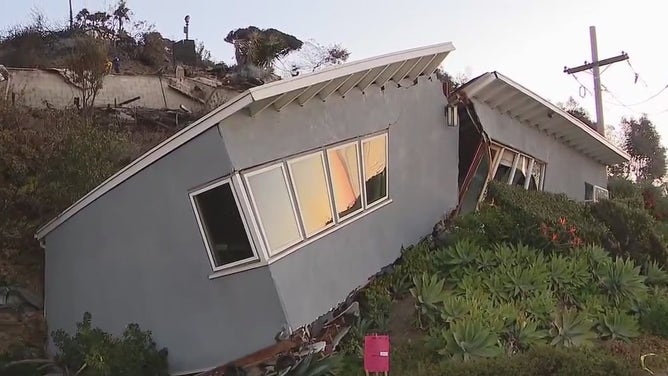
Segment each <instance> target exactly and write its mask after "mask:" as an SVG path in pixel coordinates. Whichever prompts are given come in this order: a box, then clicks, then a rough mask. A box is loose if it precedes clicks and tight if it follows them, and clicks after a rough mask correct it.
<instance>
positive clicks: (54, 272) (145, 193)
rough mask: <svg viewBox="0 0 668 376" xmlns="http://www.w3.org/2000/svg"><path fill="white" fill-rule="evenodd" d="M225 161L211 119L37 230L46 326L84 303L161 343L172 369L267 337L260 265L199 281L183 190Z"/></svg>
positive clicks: (275, 318)
mask: <svg viewBox="0 0 668 376" xmlns="http://www.w3.org/2000/svg"><path fill="white" fill-rule="evenodd" d="M231 171H232V166H231V163H230V160H229V157H228V155H227V152H226V151H225V147H224V144H223V142H222V140H221V138H220V135H219V133H218V129H217V128H216V127H213V128H211V129H210V130H208V131H207V132H205V133H203V134H201V135H200V136H198V137H197V138H195V139H193V140H192V141H190V142H188V143H187V144H185V145H183V146H182V147H180V148H179V149H177V150H175V151H174V152H172V153H170V154H169V155H168V156H166V157H165V158H163V159H161V160H159V161H158V162H156V163H155V164H153V165H151V166H149V167H148V168H146V169H145V170H143V171H142V172H140V173H138V174H137V175H135V176H134V177H132V178H131V179H130V180H129V181H126V182H125V183H124V184H121V185H119V186H118V187H116V188H114V189H113V190H112V191H110V192H109V193H107V194H106V195H104V196H102V197H101V198H99V199H98V200H96V201H95V202H93V203H92V204H91V205H89V206H88V207H86V208H85V209H84V210H82V211H81V212H79V213H78V214H77V215H75V216H74V217H72V218H71V219H69V220H68V221H66V222H65V223H64V224H63V225H61V226H60V227H58V228H57V229H56V230H55V231H53V232H51V233H50V234H49V235H48V236H47V237H46V252H45V253H46V315H47V321H48V325H49V330H55V329H65V330H68V331H73V330H74V324H75V322H76V321H80V320H81V318H82V315H83V313H84V311H89V312H91V313H92V315H93V324H94V325H97V326H100V327H101V328H103V329H105V330H107V331H110V332H112V333H115V334H120V333H121V332H122V330H123V329H124V328H125V326H126V325H127V324H128V323H131V322H136V323H138V324H140V326H141V327H142V328H143V329H148V330H151V331H153V334H154V338H155V340H156V342H157V343H158V345H159V346H166V347H167V348H168V350H169V352H170V354H169V361H170V368H171V370H172V371H173V372H180V371H194V370H198V369H202V368H208V367H213V366H217V365H220V364H222V363H224V362H226V361H229V360H233V359H235V358H238V357H240V356H243V355H246V354H248V353H249V352H252V351H255V350H257V349H259V348H261V347H264V346H268V345H271V344H272V343H273V342H274V339H273V338H274V335H275V334H276V333H277V332H278V331H279V330H280V328H281V326H282V325H283V324H284V323H285V317H284V313H283V311H282V308H281V305H280V301H279V298H278V295H277V291H276V289H275V287H274V284H273V281H272V277H271V275H270V272H269V269H268V268H267V267H263V268H258V269H254V270H250V271H247V272H244V273H240V274H235V275H230V276H226V277H222V278H217V279H214V280H209V279H208V275H209V274H211V266H210V264H209V261H208V258H207V256H206V251H205V248H204V245H203V241H202V238H201V236H200V233H199V230H198V228H197V223H196V220H195V216H194V214H193V210H192V207H191V205H190V201H189V198H188V190H190V189H192V188H194V187H196V186H200V185H202V184H204V183H206V182H208V181H211V180H214V179H217V178H219V177H222V176H225V175H227V174H229V173H230V172H231Z"/></svg>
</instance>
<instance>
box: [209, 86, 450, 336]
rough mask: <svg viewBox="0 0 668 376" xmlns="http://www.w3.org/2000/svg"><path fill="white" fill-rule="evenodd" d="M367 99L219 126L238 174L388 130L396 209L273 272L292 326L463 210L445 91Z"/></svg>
mask: <svg viewBox="0 0 668 376" xmlns="http://www.w3.org/2000/svg"><path fill="white" fill-rule="evenodd" d="M367 91H368V92H367V93H366V94H362V93H361V92H360V91H359V90H352V91H351V92H350V93H349V94H348V95H347V96H346V98H341V97H340V96H336V95H333V96H332V97H330V98H329V99H328V100H327V102H322V101H321V100H319V99H317V98H314V99H313V100H312V101H311V102H309V103H308V105H306V106H305V107H301V108H300V107H299V106H298V105H296V104H295V105H290V107H288V108H286V109H285V110H283V111H281V112H276V111H274V110H272V109H268V110H265V111H263V112H261V113H260V114H259V115H258V116H257V117H256V118H253V119H251V118H249V117H248V116H247V115H244V114H239V115H236V116H234V117H232V118H230V119H227V120H225V121H224V123H222V124H223V125H221V129H222V133H223V138H224V140H225V144H226V146H227V150H228V152H229V154H230V158H231V160H232V164H233V165H234V167H235V169H237V170H243V169H245V168H248V167H251V166H255V165H258V164H262V163H265V162H267V161H271V160H275V159H278V158H282V157H286V156H289V155H292V154H296V153H300V152H303V151H306V150H309V149H313V148H317V147H321V146H324V145H328V144H331V143H335V142H339V141H343V140H346V139H350V138H353V137H356V136H360V135H365V134H369V133H372V132H375V131H379V130H383V129H387V128H388V127H389V140H390V141H389V187H388V191H389V196H390V198H391V199H392V200H393V202H392V203H390V204H389V205H387V206H385V207H382V208H380V209H378V210H377V211H375V212H372V213H370V214H368V215H367V216H365V217H363V218H361V219H359V220H356V221H354V222H352V223H350V224H348V225H346V226H345V227H343V228H340V229H338V230H336V231H334V232H332V233H331V234H328V235H326V236H325V237H323V238H321V239H319V240H317V241H315V242H313V243H311V244H309V245H307V246H305V247H303V248H300V249H298V250H297V251H295V252H294V253H292V254H290V255H288V256H286V257H284V258H282V259H280V260H278V261H276V262H275V263H273V264H271V265H270V266H269V267H270V269H271V274H272V277H273V278H274V280H275V281H276V286H277V288H278V291H279V294H280V296H281V299H282V301H283V305H284V308H285V310H286V313H287V317H288V320H289V323H290V324H291V325H292V326H293V327H295V328H296V327H299V326H301V325H304V324H307V323H310V322H312V321H313V320H314V319H315V318H317V317H318V316H319V315H321V314H324V313H326V312H327V311H329V310H330V309H331V308H333V307H334V306H336V305H337V304H338V303H339V302H341V301H343V300H344V299H345V297H346V296H347V294H348V293H350V292H351V291H352V290H354V289H355V288H356V287H358V286H360V285H362V284H364V283H365V282H366V281H367V279H368V278H369V277H370V276H371V275H373V274H375V273H376V272H378V271H379V270H380V269H381V268H382V267H383V266H385V265H388V264H390V263H392V262H393V261H394V260H395V259H396V258H397V257H398V256H399V254H400V249H401V246H402V245H406V246H407V245H410V244H412V243H415V242H416V241H418V240H419V239H420V238H421V237H422V236H424V235H425V234H427V233H429V232H430V230H431V228H432V226H433V225H434V223H435V222H436V221H437V220H438V219H439V218H440V217H441V216H442V215H443V214H444V213H445V212H446V211H449V210H450V209H453V208H454V207H455V206H456V204H457V175H458V170H457V164H458V128H453V127H447V126H446V125H445V116H444V111H443V107H444V96H443V94H442V86H441V83H440V82H438V81H436V80H434V81H431V80H428V79H427V78H424V77H423V78H420V82H419V84H418V85H417V86H414V87H406V88H397V87H396V86H395V85H394V84H388V85H386V89H385V91H384V92H381V91H380V89H379V88H378V87H376V86H373V87H371V88H370V89H369V90H367Z"/></svg>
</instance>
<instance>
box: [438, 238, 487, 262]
mask: <svg viewBox="0 0 668 376" xmlns="http://www.w3.org/2000/svg"><path fill="white" fill-rule="evenodd" d="M479 253H480V247H479V246H478V245H477V244H476V243H475V242H473V241H472V240H469V239H463V240H460V241H458V242H457V243H455V244H454V245H452V246H450V247H448V248H445V249H443V250H441V251H440V252H439V254H438V255H437V256H436V262H437V263H439V264H441V265H444V266H445V267H446V268H448V269H456V268H457V267H464V266H467V265H469V264H471V263H472V262H473V261H475V259H476V257H477V256H478V254H479Z"/></svg>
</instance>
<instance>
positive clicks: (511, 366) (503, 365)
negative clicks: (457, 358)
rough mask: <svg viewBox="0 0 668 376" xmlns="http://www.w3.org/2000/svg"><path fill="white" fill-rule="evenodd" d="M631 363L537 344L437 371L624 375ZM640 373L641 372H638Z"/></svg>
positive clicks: (452, 374)
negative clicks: (530, 347)
mask: <svg viewBox="0 0 668 376" xmlns="http://www.w3.org/2000/svg"><path fill="white" fill-rule="evenodd" d="M633 374H634V373H633V370H632V368H631V366H629V365H628V364H626V363H624V362H623V361H621V360H618V359H616V358H614V357H613V356H611V355H609V354H607V353H605V352H602V351H598V350H593V349H592V350H587V349H578V348H576V349H562V348H555V347H547V346H537V347H534V348H532V349H530V350H529V351H527V352H525V353H521V354H518V355H515V356H512V357H499V358H494V359H486V360H479V361H477V362H475V363H473V362H469V363H461V362H459V363H458V362H447V363H444V364H443V365H442V366H441V373H434V374H433V375H434V376H436V375H448V376H460V375H461V376H616V375H619V376H622V375H624V376H628V375H633ZM638 374H642V373H638Z"/></svg>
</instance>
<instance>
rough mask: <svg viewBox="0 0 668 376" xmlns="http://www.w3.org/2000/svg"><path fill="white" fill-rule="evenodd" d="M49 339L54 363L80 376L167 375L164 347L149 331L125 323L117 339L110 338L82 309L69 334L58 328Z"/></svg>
mask: <svg viewBox="0 0 668 376" xmlns="http://www.w3.org/2000/svg"><path fill="white" fill-rule="evenodd" d="M53 342H54V344H55V345H56V347H57V348H58V350H59V354H58V356H57V357H56V360H57V362H58V363H59V364H62V366H63V367H64V368H65V369H66V370H69V371H72V372H79V374H80V375H82V376H89V375H90V376H97V375H137V376H140V375H146V376H149V375H150V376H160V375H167V374H168V373H167V350H166V349H164V348H163V349H161V350H159V349H158V348H157V346H156V343H155V342H154V341H153V339H152V336H151V332H148V331H141V330H140V329H139V326H138V325H137V324H130V325H128V327H127V329H126V330H125V331H124V332H123V336H122V337H121V338H114V337H112V336H111V335H110V334H108V333H106V332H104V331H102V330H101V329H99V328H94V327H93V326H92V317H91V314H90V313H88V312H86V313H85V314H84V316H83V321H81V322H79V323H77V331H76V333H75V334H74V335H73V336H72V335H69V334H67V333H66V332H64V331H62V330H58V331H55V332H54V333H53Z"/></svg>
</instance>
